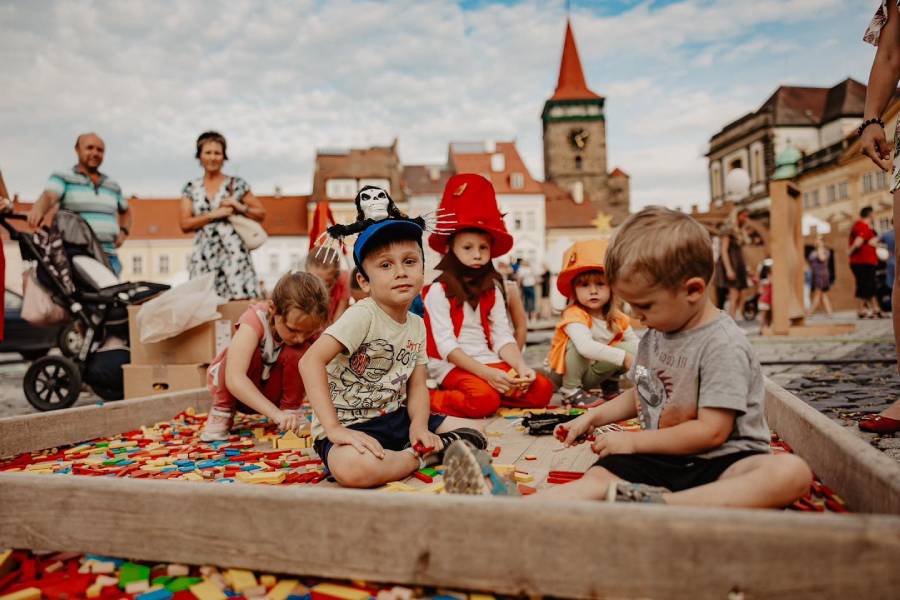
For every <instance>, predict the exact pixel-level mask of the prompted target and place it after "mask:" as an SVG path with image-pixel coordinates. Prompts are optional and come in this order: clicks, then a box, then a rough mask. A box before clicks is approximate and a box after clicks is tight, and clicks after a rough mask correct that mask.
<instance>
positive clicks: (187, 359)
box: [128, 306, 234, 365]
mask: <svg viewBox="0 0 900 600" xmlns="http://www.w3.org/2000/svg"><path fill="white" fill-rule="evenodd" d="M140 308H141V307H140V306H129V307H128V334H129V337H130V338H131V364H133V365H190V364H197V363H210V362H212V360H213V359H214V358H215V357H216V356H218V354H219V353H220V352H221V351H222V350H224V349H225V348H227V347H228V344H229V343H230V342H231V335H232V333H234V323H232V322H231V321H230V320H227V319H219V320H217V321H208V322H206V323H201V324H200V325H197V326H196V327H191V328H190V329H188V330H187V331H184V332H182V333H180V334H178V335H176V336H175V337H171V338H169V339H167V340H162V341H161V342H155V343H152V344H142V343H141V336H140V334H139V333H138V329H137V319H136V316H137V312H138V310H140Z"/></svg>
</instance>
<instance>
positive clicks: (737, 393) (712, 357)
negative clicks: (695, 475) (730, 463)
mask: <svg viewBox="0 0 900 600" xmlns="http://www.w3.org/2000/svg"><path fill="white" fill-rule="evenodd" d="M629 379H631V381H632V382H634V385H635V391H636V392H637V397H638V415H639V417H640V420H641V427H643V428H644V429H662V428H663V427H672V426H674V425H678V424H679V423H683V422H685V421H689V420H691V419H696V418H697V415H698V413H699V410H700V409H701V408H727V409H730V410H733V411H735V413H736V414H735V421H734V429H733V430H732V432H731V435H729V436H728V439H727V440H725V443H724V444H722V445H721V446H719V447H717V448H713V449H712V450H709V451H707V452H704V453H702V454H698V456H700V457H702V458H712V457H715V456H723V455H725V454H731V453H732V452H739V451H741V450H755V451H759V452H769V451H770V446H769V440H770V435H771V434H770V432H769V426H768V424H767V423H766V417H765V414H764V412H763V403H764V402H765V388H764V385H763V375H762V370H761V369H760V366H759V361H757V360H756V357H755V356H754V354H753V349H752V347H751V346H750V342H749V341H747V336H746V335H744V333H742V332H741V330H740V329H739V328H738V326H737V325H736V324H735V323H734V321H733V320H732V319H731V317H729V316H728V315H727V314H726V313H724V312H720V313H719V316H718V317H717V318H716V319H715V320H713V321H711V322H709V323H706V324H705V325H701V326H700V327H696V328H694V329H691V330H688V331H681V332H678V333H672V334H666V333H661V332H659V331H656V330H653V329H649V330H647V333H646V334H645V335H644V337H643V339H641V343H640V345H639V346H638V352H637V356H636V357H635V361H634V366H633V367H632V369H631V371H630V372H629Z"/></svg>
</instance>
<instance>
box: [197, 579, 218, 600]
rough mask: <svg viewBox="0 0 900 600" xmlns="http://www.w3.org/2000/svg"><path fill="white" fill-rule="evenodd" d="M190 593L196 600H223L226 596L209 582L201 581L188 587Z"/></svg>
mask: <svg viewBox="0 0 900 600" xmlns="http://www.w3.org/2000/svg"><path fill="white" fill-rule="evenodd" d="M190 590H191V593H192V594H193V595H194V596H195V597H196V598H197V600H225V598H226V596H225V594H224V593H222V590H220V589H219V588H218V587H216V585H215V584H214V583H213V582H211V581H201V582H200V583H198V584H196V585H192V586H191V587H190Z"/></svg>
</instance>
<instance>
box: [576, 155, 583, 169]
mask: <svg viewBox="0 0 900 600" xmlns="http://www.w3.org/2000/svg"><path fill="white" fill-rule="evenodd" d="M581 162H582V161H581V157H580V156H576V157H575V170H576V171H580V170H581Z"/></svg>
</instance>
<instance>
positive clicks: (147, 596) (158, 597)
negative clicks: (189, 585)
mask: <svg viewBox="0 0 900 600" xmlns="http://www.w3.org/2000/svg"><path fill="white" fill-rule="evenodd" d="M171 598H172V592H170V591H169V590H167V589H166V588H160V589H158V590H153V591H150V592H146V593H144V594H141V595H140V596H137V597H136V598H135V600H171Z"/></svg>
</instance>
